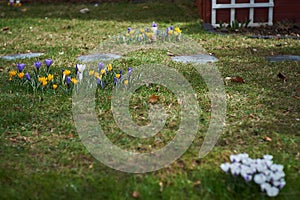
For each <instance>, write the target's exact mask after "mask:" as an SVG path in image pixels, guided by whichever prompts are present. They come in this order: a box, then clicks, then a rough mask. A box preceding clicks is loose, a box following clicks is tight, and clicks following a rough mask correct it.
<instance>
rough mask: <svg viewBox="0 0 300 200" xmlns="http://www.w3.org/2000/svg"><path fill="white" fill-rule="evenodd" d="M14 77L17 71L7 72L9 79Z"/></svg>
mask: <svg viewBox="0 0 300 200" xmlns="http://www.w3.org/2000/svg"><path fill="white" fill-rule="evenodd" d="M15 75H17V71H16V70H12V71H9V77H10V78H12V77H14V76H15Z"/></svg>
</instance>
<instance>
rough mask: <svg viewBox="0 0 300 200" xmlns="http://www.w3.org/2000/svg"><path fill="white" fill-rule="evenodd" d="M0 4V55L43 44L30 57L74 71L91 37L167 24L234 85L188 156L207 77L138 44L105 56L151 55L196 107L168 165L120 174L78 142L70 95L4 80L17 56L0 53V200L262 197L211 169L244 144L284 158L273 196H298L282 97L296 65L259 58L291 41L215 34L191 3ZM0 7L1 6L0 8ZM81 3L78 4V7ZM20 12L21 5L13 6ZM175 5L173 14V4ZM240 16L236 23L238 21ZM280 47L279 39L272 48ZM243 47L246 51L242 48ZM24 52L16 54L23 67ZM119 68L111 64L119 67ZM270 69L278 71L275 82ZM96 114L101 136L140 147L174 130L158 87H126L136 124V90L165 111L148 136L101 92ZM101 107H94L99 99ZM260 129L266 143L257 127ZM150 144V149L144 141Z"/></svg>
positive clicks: (143, 113)
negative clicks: (126, 122)
mask: <svg viewBox="0 0 300 200" xmlns="http://www.w3.org/2000/svg"><path fill="white" fill-rule="evenodd" d="M6 3H7V2H5V4H3V3H2V4H1V7H0V9H1V10H0V11H1V12H0V13H4V18H0V24H1V28H2V27H8V28H9V30H8V31H1V33H0V37H1V40H0V43H1V49H0V54H1V55H6V54H12V53H17V52H22V53H23V52H27V51H28V50H30V51H32V52H44V53H45V55H43V56H42V57H41V58H40V60H44V59H46V58H52V59H53V60H54V61H55V62H54V63H55V65H53V72H55V73H61V68H62V67H64V68H65V69H66V68H68V67H70V69H71V70H72V71H73V72H74V71H75V68H74V66H75V65H76V64H77V62H78V61H77V60H76V58H77V56H78V55H82V54H87V53H89V52H90V50H93V49H95V48H96V47H97V45H99V44H100V43H101V42H103V41H105V40H107V39H108V38H110V37H111V36H113V35H115V34H116V33H121V32H122V31H123V30H126V29H127V27H128V26H131V27H145V26H148V25H149V23H152V22H153V21H155V22H156V23H158V24H160V25H162V26H167V25H169V24H178V26H179V27H181V28H182V31H183V33H185V34H188V35H189V36H190V37H192V38H193V39H194V40H195V41H196V42H198V43H199V44H200V45H202V46H203V47H204V48H205V49H207V51H208V52H210V53H213V54H214V55H216V56H217V57H218V58H219V62H218V63H217V65H218V66H219V69H220V71H221V74H222V76H223V77H224V78H225V77H229V76H230V77H231V76H236V75H239V76H241V77H243V79H245V81H246V83H245V84H239V83H233V82H230V83H228V85H226V86H225V87H226V93H227V109H228V112H227V120H226V126H225V128H224V133H223V134H222V135H221V137H220V138H219V140H218V143H217V145H216V146H215V148H214V149H213V150H212V151H211V152H210V154H209V155H208V156H206V157H205V158H203V159H199V158H198V151H199V147H200V146H201V144H202V142H203V138H204V136H205V133H206V130H207V128H208V124H209V121H210V109H211V104H210V100H209V97H208V96H207V87H206V85H205V82H204V80H203V78H202V77H201V76H199V74H198V73H197V71H196V70H195V69H194V68H193V66H192V65H190V64H179V63H174V62H172V61H171V60H170V58H169V56H168V55H167V52H166V51H157V50H153V49H150V50H140V51H135V52H131V53H130V54H129V55H128V56H127V58H126V59H124V60H122V59H121V60H117V61H114V63H113V65H114V66H120V69H121V68H122V69H127V68H128V67H134V66H139V65H141V64H143V63H155V62H159V63H162V64H165V65H167V66H170V67H173V68H174V69H177V70H178V71H179V72H180V73H182V74H183V75H184V76H185V77H186V79H187V80H188V81H189V82H190V83H191V85H192V87H193V88H194V90H195V91H196V93H197V98H198V101H199V106H201V109H202V111H203V112H202V115H201V116H200V119H199V123H200V129H199V132H198V133H197V139H196V140H195V141H194V143H193V145H192V146H191V147H190V149H189V150H188V151H187V152H186V153H185V154H184V155H183V156H182V157H181V158H180V159H178V160H177V161H176V162H174V163H173V164H172V165H171V166H168V167H166V168H164V169H161V170H159V171H157V172H152V173H147V174H126V173H122V172H119V171H115V170H112V169H110V168H108V167H106V166H105V165H103V164H102V163H100V162H99V161H97V160H96V159H95V158H93V157H92V156H91V154H90V153H89V152H88V151H87V150H86V148H85V147H84V145H83V144H82V143H81V140H80V138H79V136H78V135H77V133H76V130H75V126H74V122H73V118H72V99H71V98H70V97H69V96H67V95H65V94H64V93H58V94H56V95H53V94H51V93H46V94H45V95H44V96H43V98H40V97H39V95H35V94H32V93H31V92H29V91H26V90H24V89H22V88H20V87H18V85H13V84H11V83H10V82H9V81H8V79H9V76H8V72H9V71H10V70H11V69H13V68H15V65H16V64H17V63H16V62H18V61H6V60H2V59H1V60H0V69H1V70H0V99H1V103H0V194H1V195H0V196H1V199H133V197H132V194H133V192H134V191H137V192H138V193H139V195H140V199H267V197H266V196H264V194H263V193H261V192H260V190H259V188H257V187H255V186H253V185H250V186H249V185H247V184H246V183H244V182H243V181H240V180H235V179H232V177H230V176H227V175H226V174H223V173H222V172H221V170H220V169H219V166H220V164H221V163H223V162H227V161H228V159H229V155H231V154H234V153H237V152H239V153H242V152H247V153H249V155H250V156H253V157H261V156H262V155H264V154H267V153H268V154H272V155H273V156H274V162H276V163H281V164H283V165H284V166H285V172H286V182H287V185H286V187H285V188H284V189H283V190H282V191H281V192H280V195H279V196H278V198H277V199H297V198H298V197H299V188H300V182H299V168H300V164H299V142H300V138H299V137H300V136H299V130H300V125H299V110H300V102H299V100H298V99H296V98H293V97H292V96H293V95H294V94H298V93H297V92H298V90H299V82H300V79H299V65H298V63H295V62H286V63H284V64H283V63H269V62H267V61H265V59H264V57H265V56H267V55H270V54H271V52H272V53H273V54H299V49H300V44H299V42H295V41H294V40H290V39H287V40H252V39H249V38H246V37H243V36H239V35H234V36H221V35H213V34H208V33H205V32H203V30H202V29H201V28H200V26H199V21H198V16H197V13H196V12H195V10H194V9H193V7H192V6H193V4H192V2H191V1H180V2H179V1H178V2H177V3H176V4H174V3H171V2H168V1H166V2H161V1H153V2H152V1H150V2H146V3H141V4H127V3H120V4H111V3H103V4H99V6H98V7H93V6H92V5H84V4H67V6H66V4H46V5H45V4H38V3H37V4H25V5H23V6H22V8H20V9H18V10H12V9H9V8H8V7H7V5H6ZM2 5H3V6H2ZM83 7H88V8H89V9H90V13H88V14H81V13H79V10H80V9H81V8H83ZM25 8H26V9H27V11H22V9H25ZM183 10H184V12H183ZM244 26H247V25H246V24H245V25H244ZM279 46H280V48H279ZM253 49H256V51H254V50H253ZM35 61H37V60H36V59H25V60H22V62H24V63H26V64H27V66H31V65H32V63H34V62H35ZM121 66H122V67H121ZM278 72H282V73H284V74H285V75H286V76H287V77H288V80H287V82H282V81H281V80H278V78H277V74H278ZM98 94H99V99H98V100H99V101H100V102H101V104H98V105H97V108H96V109H97V112H98V114H99V116H100V117H99V119H102V121H101V120H99V123H100V124H101V125H102V124H103V125H104V127H103V129H104V131H106V133H107V135H108V137H109V138H110V139H112V140H113V142H115V144H117V145H120V146H122V148H125V149H126V148H127V149H131V150H135V151H142V152H148V151H151V150H153V149H159V148H160V147H162V146H164V145H165V144H166V143H167V142H168V141H170V140H171V139H172V137H173V135H172V133H173V132H174V131H173V130H176V129H177V123H178V122H179V121H180V119H179V118H178V116H179V115H178V112H180V111H179V104H178V101H177V99H176V98H175V97H174V94H172V93H171V92H170V91H169V90H167V89H166V88H163V87H160V88H159V87H157V85H149V86H148V87H146V86H145V87H143V88H140V89H139V90H138V91H137V93H136V94H135V95H134V96H133V97H132V99H131V102H130V106H131V107H130V112H131V114H132V118H133V119H134V120H136V121H137V123H140V124H145V123H147V122H148V121H147V120H148V118H147V113H148V107H147V106H146V105H148V98H149V96H151V95H152V94H156V95H159V96H162V97H164V99H161V102H160V103H162V104H163V105H165V106H166V107H169V110H168V113H170V114H171V116H175V118H174V119H172V118H168V119H167V126H166V127H165V129H164V130H163V132H161V133H160V134H158V135H157V137H156V138H153V141H151V140H147V141H141V140H137V139H135V138H132V137H130V136H126V135H124V134H122V132H121V131H120V130H118V129H117V127H116V125H115V124H114V122H113V121H112V114H111V113H110V104H109V98H110V95H111V93H110V92H109V91H108V92H107V93H103V90H99V93H98ZM101 105H102V106H101ZM266 136H267V137H269V138H271V141H266V140H265V139H264V138H265V137H266ZM149 145H151V147H150V146H149Z"/></svg>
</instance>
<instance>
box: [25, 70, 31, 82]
mask: <svg viewBox="0 0 300 200" xmlns="http://www.w3.org/2000/svg"><path fill="white" fill-rule="evenodd" d="M25 77H26V79H27V80H28V81H30V74H29V73H28V72H27V73H26V74H25Z"/></svg>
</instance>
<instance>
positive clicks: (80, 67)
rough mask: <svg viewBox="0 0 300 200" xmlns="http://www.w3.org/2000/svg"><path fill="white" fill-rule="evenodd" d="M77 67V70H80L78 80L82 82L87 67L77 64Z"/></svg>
mask: <svg viewBox="0 0 300 200" xmlns="http://www.w3.org/2000/svg"><path fill="white" fill-rule="evenodd" d="M76 66H77V69H78V72H77V77H78V80H79V81H82V79H83V71H84V70H85V68H86V65H79V64H77V65H76Z"/></svg>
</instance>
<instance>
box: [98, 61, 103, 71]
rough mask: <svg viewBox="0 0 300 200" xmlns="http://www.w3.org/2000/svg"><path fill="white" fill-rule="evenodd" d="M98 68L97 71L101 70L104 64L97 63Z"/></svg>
mask: <svg viewBox="0 0 300 200" xmlns="http://www.w3.org/2000/svg"><path fill="white" fill-rule="evenodd" d="M98 67H99V70H101V69H102V68H103V67H104V63H103V62H99V64H98Z"/></svg>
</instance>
